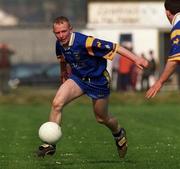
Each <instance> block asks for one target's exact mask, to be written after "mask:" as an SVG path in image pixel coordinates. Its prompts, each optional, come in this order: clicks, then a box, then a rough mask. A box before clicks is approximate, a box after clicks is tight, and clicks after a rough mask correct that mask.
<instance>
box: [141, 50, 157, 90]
mask: <svg viewBox="0 0 180 169" xmlns="http://www.w3.org/2000/svg"><path fill="white" fill-rule="evenodd" d="M141 57H143V58H146V57H145V55H144V54H142V55H141ZM148 60H149V67H148V68H146V69H144V71H143V72H142V77H141V90H142V91H144V90H147V89H149V87H150V86H152V84H153V82H152V81H155V71H156V62H155V59H154V52H153V51H152V50H150V51H149V59H148Z"/></svg>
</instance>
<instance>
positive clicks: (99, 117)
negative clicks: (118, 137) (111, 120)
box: [96, 115, 108, 124]
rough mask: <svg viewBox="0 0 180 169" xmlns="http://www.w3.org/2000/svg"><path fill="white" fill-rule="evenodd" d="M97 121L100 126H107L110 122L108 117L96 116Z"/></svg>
mask: <svg viewBox="0 0 180 169" xmlns="http://www.w3.org/2000/svg"><path fill="white" fill-rule="evenodd" d="M96 121H97V122H98V123H100V124H106V123H107V121H108V117H102V116H98V115H96Z"/></svg>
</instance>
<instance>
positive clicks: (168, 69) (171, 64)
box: [146, 61, 177, 98]
mask: <svg viewBox="0 0 180 169" xmlns="http://www.w3.org/2000/svg"><path fill="white" fill-rule="evenodd" d="M176 66H177V61H168V62H167V64H166V66H165V68H164V70H163V73H162V74H161V76H160V78H159V79H158V80H157V81H156V83H155V84H154V85H153V86H152V87H151V88H150V89H149V90H148V91H147V92H146V98H151V97H154V96H155V95H156V94H157V93H158V91H159V90H160V89H161V87H162V86H163V84H164V83H165V82H166V81H167V80H168V79H169V77H170V76H171V75H172V74H173V72H174V70H175V68H176Z"/></svg>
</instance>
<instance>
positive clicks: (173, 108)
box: [0, 89, 180, 169]
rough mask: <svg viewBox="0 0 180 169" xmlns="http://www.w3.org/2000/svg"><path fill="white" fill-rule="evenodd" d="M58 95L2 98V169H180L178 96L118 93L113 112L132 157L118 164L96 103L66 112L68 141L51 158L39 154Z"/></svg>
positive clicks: (26, 93) (21, 93)
mask: <svg viewBox="0 0 180 169" xmlns="http://www.w3.org/2000/svg"><path fill="white" fill-rule="evenodd" d="M54 94H55V91H54V90H52V91H49V90H43V91H39V90H37V91H33V92H32V90H31V89H23V90H17V91H14V92H12V94H10V95H8V96H5V97H2V96H1V97H0V168H1V169H179V168H180V125H179V124H180V106H179V99H180V97H179V95H178V93H163V94H159V95H158V96H157V97H156V98H155V99H152V100H151V101H147V100H145V99H144V94H134V93H124V94H123V93H113V94H112V95H111V97H110V98H111V99H110V107H109V109H110V111H111V112H112V114H113V115H114V116H116V117H117V118H118V120H119V122H120V123H121V124H122V125H123V127H125V128H126V130H127V136H128V145H129V147H128V154H127V156H126V158H125V159H119V158H118V155H117V152H116V147H115V144H114V140H113V138H112V136H111V133H110V132H109V130H108V129H107V128H105V127H103V126H102V125H100V124H97V123H96V121H95V117H94V114H93V113H92V107H91V100H89V99H88V98H87V97H82V98H80V99H78V100H76V101H75V102H72V103H71V104H69V105H68V106H66V108H65V109H64V114H63V123H62V132H63V137H62V138H61V140H60V141H59V142H58V144H57V152H56V154H55V155H54V156H52V157H45V158H44V159H39V158H37V157H36V156H35V153H34V152H35V151H36V149H37V147H38V146H39V144H40V143H41V141H40V140H39V138H38V128H39V126H40V124H42V123H43V122H45V121H47V119H48V115H49V111H50V106H51V100H52V98H53V95H54Z"/></svg>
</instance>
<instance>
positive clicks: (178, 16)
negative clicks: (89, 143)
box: [146, 0, 180, 98]
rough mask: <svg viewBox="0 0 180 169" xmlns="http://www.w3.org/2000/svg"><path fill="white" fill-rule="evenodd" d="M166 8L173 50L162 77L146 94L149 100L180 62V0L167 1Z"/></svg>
mask: <svg viewBox="0 0 180 169" xmlns="http://www.w3.org/2000/svg"><path fill="white" fill-rule="evenodd" d="M164 6H165V9H166V16H167V18H168V19H169V22H170V23H171V24H172V26H173V27H172V30H171V50H170V52H169V58H168V60H167V63H166V65H165V68H164V70H163V72H162V74H161V76H160V77H159V79H158V80H157V81H156V82H155V84H154V85H153V86H152V87H151V88H150V89H149V90H148V91H147V92H146V97H147V98H151V97H154V96H155V95H156V94H157V93H158V91H159V90H160V89H161V87H162V86H163V84H164V83H165V82H166V81H167V80H168V78H169V77H170V76H171V74H172V73H173V72H174V70H175V68H176V66H177V64H179V61H180V0H165V3H164Z"/></svg>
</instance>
